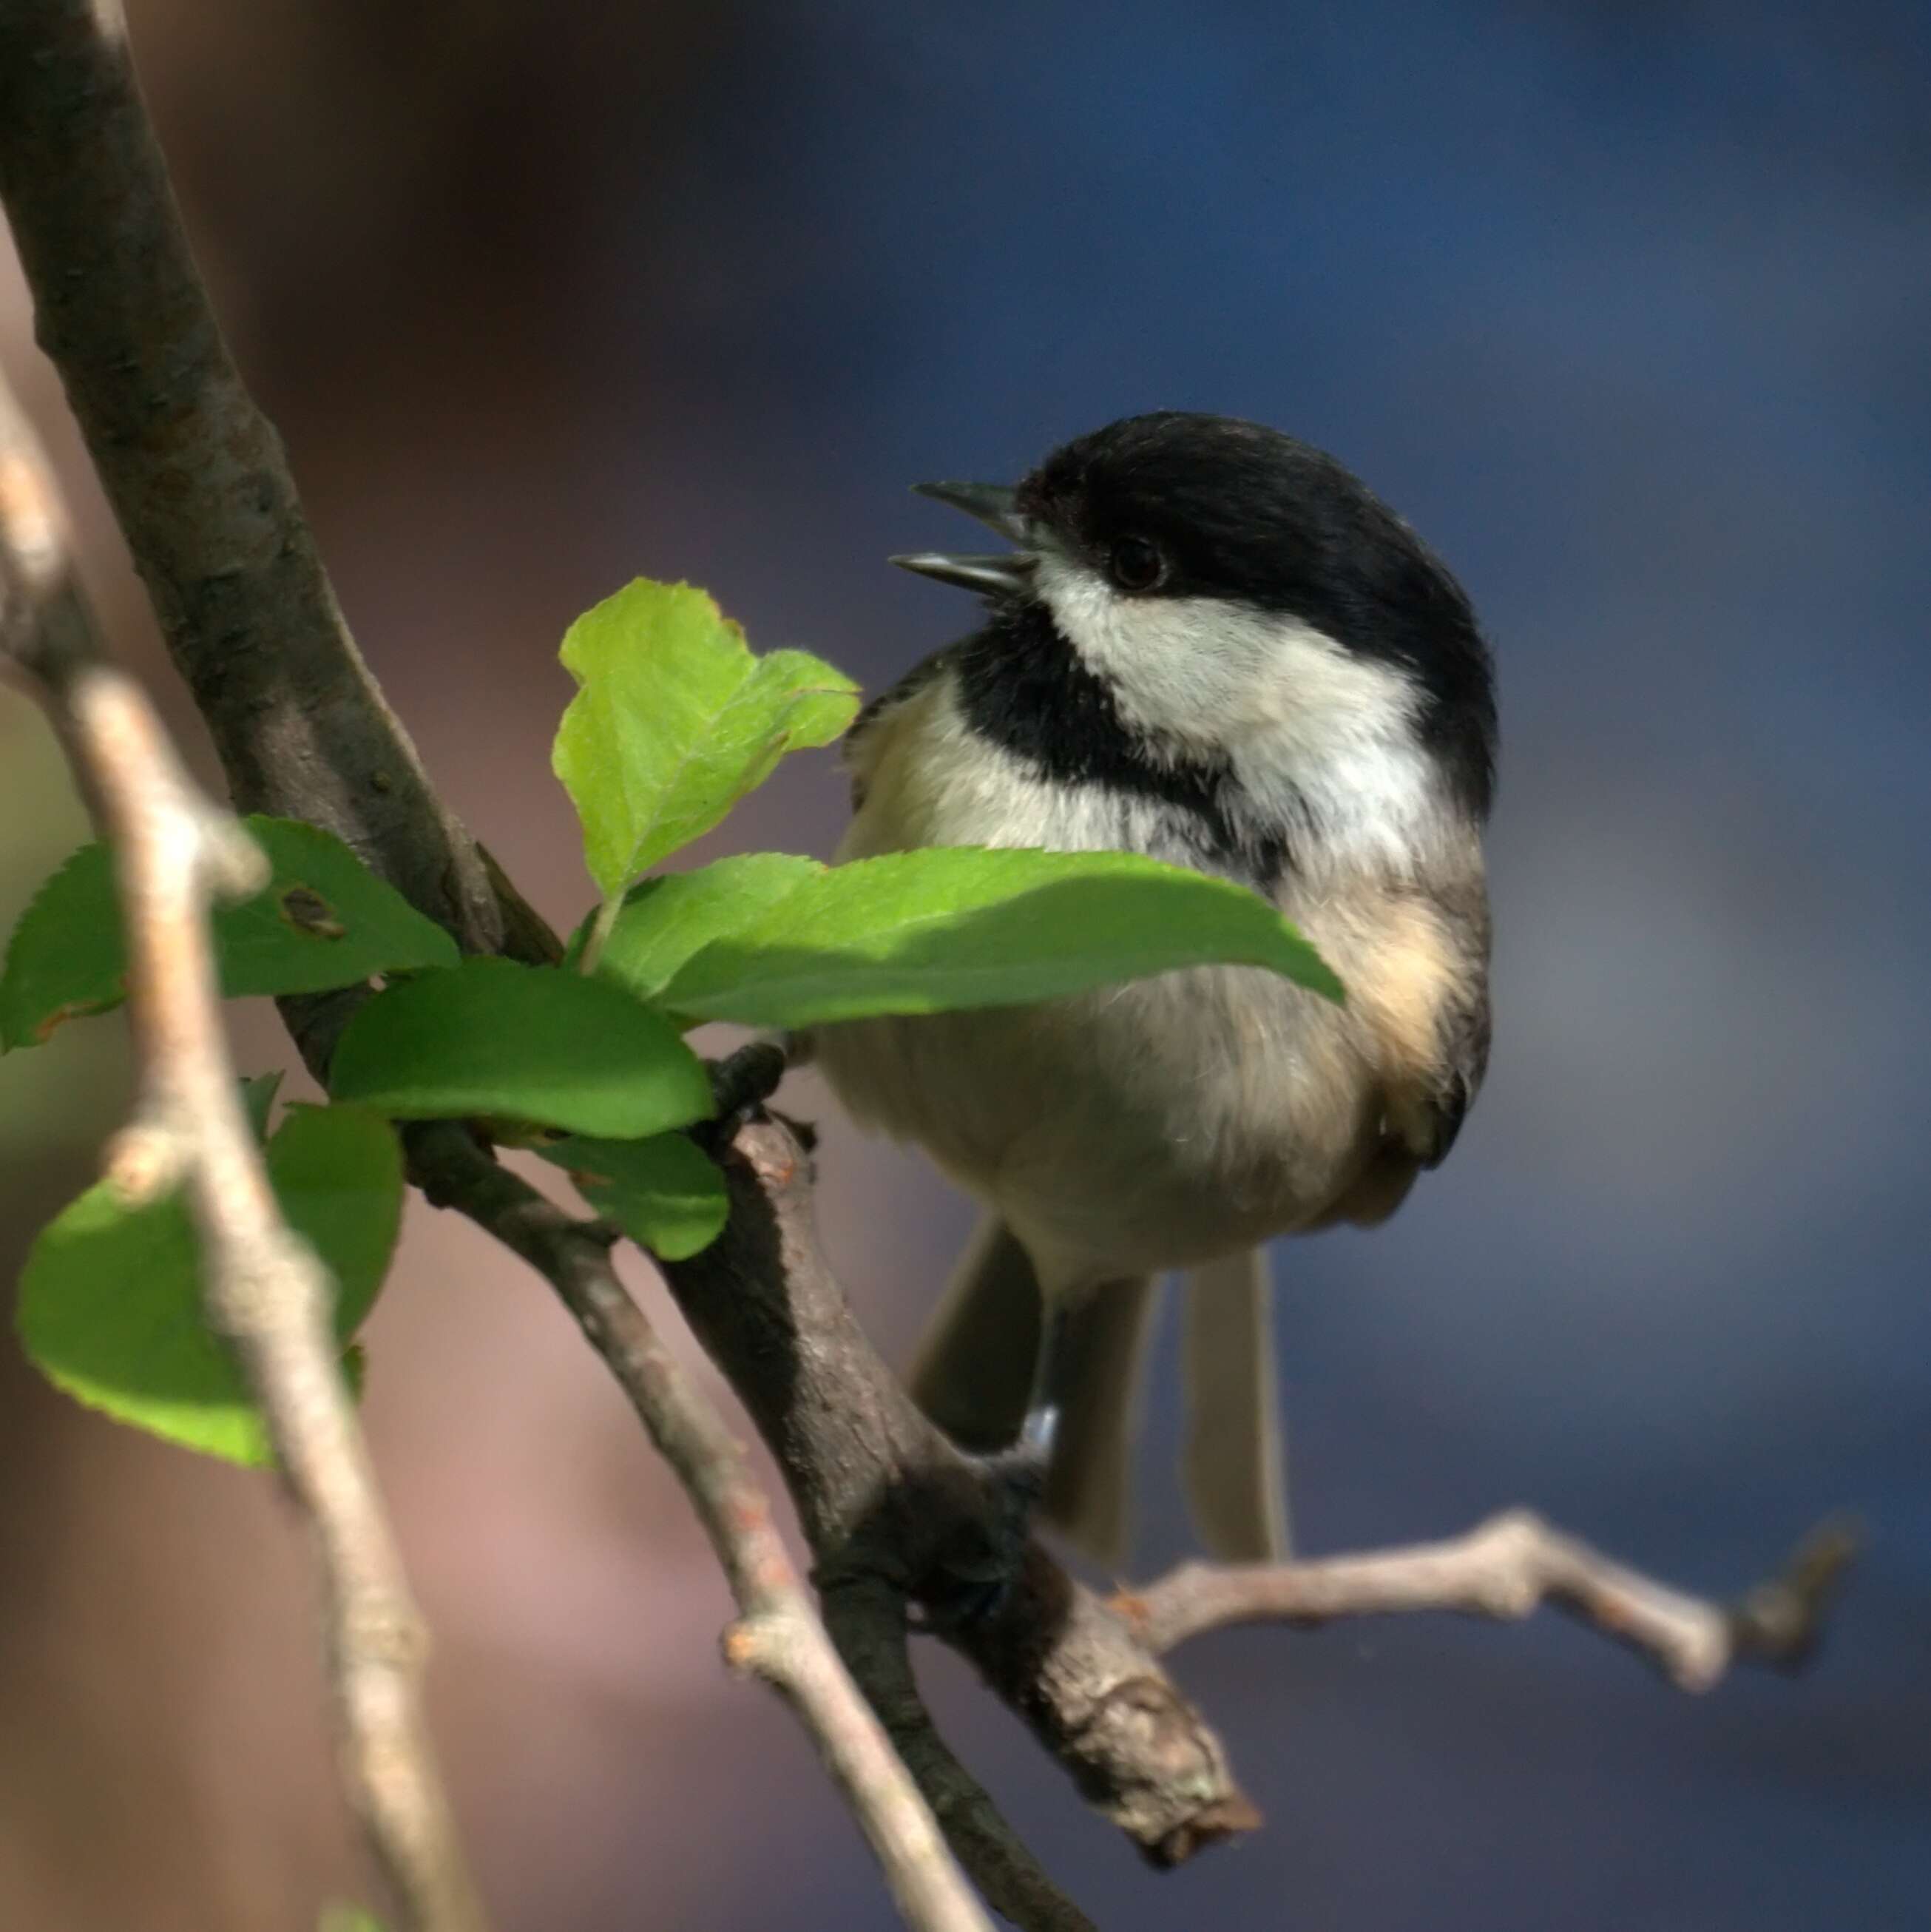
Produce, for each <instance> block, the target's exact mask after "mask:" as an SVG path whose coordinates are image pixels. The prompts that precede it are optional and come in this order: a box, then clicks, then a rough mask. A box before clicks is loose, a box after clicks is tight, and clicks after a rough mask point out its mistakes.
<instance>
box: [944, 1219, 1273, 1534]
mask: <svg viewBox="0 0 1931 1932" xmlns="http://www.w3.org/2000/svg"><path fill="white" fill-rule="evenodd" d="M1189 1286H1190V1289H1192V1292H1190V1294H1189V1298H1188V1300H1189V1319H1188V1328H1187V1341H1188V1373H1189V1383H1190V1387H1191V1388H1192V1391H1193V1393H1192V1398H1191V1402H1190V1406H1191V1409H1192V1418H1191V1421H1190V1424H1189V1434H1188V1439H1187V1449H1186V1465H1185V1469H1186V1484H1187V1493H1188V1496H1189V1502H1190V1503H1191V1505H1192V1510H1193V1514H1194V1517H1195V1522H1196V1524H1197V1526H1198V1529H1199V1531H1200V1534H1201V1539H1202V1541H1203V1542H1204V1544H1206V1546H1207V1548H1208V1549H1209V1550H1211V1551H1212V1552H1213V1553H1214V1554H1215V1555H1216V1556H1226V1557H1232V1558H1242V1557H1251V1558H1257V1559H1258V1558H1260V1557H1264V1556H1276V1555H1279V1554H1280V1553H1282V1552H1283V1551H1284V1550H1285V1547H1286V1525H1285V1512H1284V1511H1283V1508H1282V1475H1281V1468H1280V1462H1281V1432H1280V1423H1279V1411H1278V1406H1277V1404H1276V1400H1275V1397H1274V1394H1273V1349H1272V1346H1271V1335H1270V1329H1271V1326H1272V1324H1271V1321H1270V1309H1269V1304H1268V1301H1267V1280H1266V1276H1265V1272H1264V1265H1263V1264H1262V1263H1261V1261H1260V1259H1259V1258H1258V1257H1257V1256H1242V1257H1241V1258H1240V1259H1239V1260H1238V1261H1237V1262H1222V1263H1216V1264H1215V1265H1213V1266H1212V1267H1210V1268H1204V1269H1200V1270H1198V1271H1195V1274H1194V1276H1193V1277H1191V1278H1190V1282H1189ZM1210 1302H1211V1303H1212V1304H1214V1306H1213V1307H1211V1308H1210V1307H1207V1306H1206V1304H1208V1303H1210ZM1155 1307H1156V1300H1155V1295H1154V1284H1153V1282H1152V1281H1151V1280H1144V1279H1132V1280H1123V1281H1117V1282H1109V1283H1105V1285H1104V1286H1101V1287H1099V1288H1097V1289H1094V1290H1093V1291H1092V1292H1090V1294H1088V1295H1083V1296H1082V1297H1081V1299H1080V1301H1078V1303H1077V1304H1075V1306H1074V1307H1072V1309H1071V1310H1069V1312H1068V1315H1067V1319H1066V1327H1065V1329H1064V1331H1063V1334H1062V1337H1061V1340H1060V1349H1059V1355H1058V1361H1057V1367H1056V1370H1055V1373H1054V1388H1055V1391H1056V1392H1057V1394H1058V1396H1059V1398H1060V1421H1059V1429H1058V1432H1057V1435H1056V1436H1055V1439H1054V1448H1053V1461H1052V1467H1051V1470H1050V1471H1049V1472H1048V1476H1047V1481H1046V1493H1045V1514H1046V1516H1047V1517H1048V1520H1050V1521H1051V1522H1052V1523H1054V1525H1055V1526H1057V1527H1058V1528H1059V1529H1060V1530H1061V1531H1063V1532H1064V1533H1065V1535H1066V1536H1067V1538H1069V1540H1070V1541H1072V1543H1073V1544H1074V1545H1075V1547H1078V1549H1080V1550H1083V1551H1084V1552H1085V1553H1087V1555H1088V1556H1091V1557H1092V1558H1093V1559H1094V1560H1095V1561H1096V1562H1100V1563H1102V1564H1105V1565H1108V1566H1110V1567H1116V1568H1117V1566H1118V1565H1120V1563H1121V1562H1123V1559H1124V1558H1125V1555H1126V1543H1127V1536H1128V1531H1129V1526H1130V1505H1131V1501H1132V1484H1131V1467H1132V1447H1133V1441H1134V1438H1135V1436H1136V1435H1137V1434H1138V1428H1139V1418H1140V1409H1141V1396H1142V1388H1143V1383H1144V1376H1143V1375H1142V1373H1141V1371H1142V1367H1143V1364H1144V1358H1145V1355H1146V1343H1147V1338H1148V1336H1149V1334H1150V1330H1151V1328H1152V1318H1153V1312H1154V1309H1155ZM1038 1348H1039V1283H1038V1281H1037V1280H1036V1277H1035V1276H1034V1274H1033V1267H1032V1264H1031V1262H1029V1261H1028V1260H1027V1256H1026V1251H1025V1250H1024V1249H1023V1248H1022V1247H1021V1246H1020V1245H1019V1244H1018V1241H1015V1239H1014V1238H1013V1236H1012V1233H1011V1232H1010V1231H1009V1229H1007V1228H1006V1226H1005V1225H1004V1224H1003V1223H1002V1222H1000V1220H998V1218H997V1217H996V1216H991V1215H988V1217H986V1218H985V1220H984V1221H983V1222H982V1223H981V1224H980V1226H979V1229H978V1232H976V1234H975V1235H973V1239H972V1241H971V1243H970V1245H969V1246H968V1247H967V1250H966V1252H965V1253H964V1256H963V1257H962V1258H961V1260H960V1262H959V1265H958V1268H957V1269H956V1270H955V1271H954V1274H953V1276H952V1282H951V1284H950V1285H949V1287H948V1288H947V1289H946V1294H945V1297H944V1298H943V1301H941V1302H940V1304H939V1307H938V1310H937V1313H935V1314H934V1316H933V1318H932V1320H931V1324H930V1325H929V1326H928V1328H927V1330H926V1331H925V1337H924V1339H923V1340H922V1342H921V1343H920V1345H919V1352H918V1355H917V1356H916V1358H915V1360H914V1363H913V1370H912V1373H911V1378H910V1381H911V1388H912V1393H913V1396H914V1397H915V1398H916V1400H917V1401H918V1403H919V1406H920V1407H921V1408H922V1409H924V1410H925V1412H926V1414H927V1415H929V1416H931V1418H932V1420H933V1421H934V1422H936V1423H937V1424H938V1425H939V1426H940V1428H942V1429H943V1430H945V1431H946V1433H947V1434H948V1435H949V1436H952V1439H954V1440H955V1442H958V1443H959V1444H960V1445H961V1447H963V1448H967V1449H971V1450H975V1451H989V1450H993V1449H1000V1448H1005V1447H1006V1445H1009V1443H1011V1442H1012V1440H1013V1439H1014V1438H1015V1436H1017V1435H1018V1431H1019V1425H1020V1424H1021V1421H1023V1420H1024V1416H1025V1413H1026V1405H1027V1400H1028V1399H1029V1397H1030V1394H1031V1392H1032V1387H1033V1362H1034V1360H1035V1358H1036V1355H1037V1352H1038Z"/></svg>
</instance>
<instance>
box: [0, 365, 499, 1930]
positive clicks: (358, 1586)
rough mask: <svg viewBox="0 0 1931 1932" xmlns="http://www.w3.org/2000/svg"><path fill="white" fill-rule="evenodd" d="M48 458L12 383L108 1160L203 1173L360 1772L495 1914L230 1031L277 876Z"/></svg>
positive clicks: (414, 1863)
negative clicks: (178, 725)
mask: <svg viewBox="0 0 1931 1932" xmlns="http://www.w3.org/2000/svg"><path fill="white" fill-rule="evenodd" d="M63 532H64V518H63V517H62V514H61V509H60V506H59V505H58V501H57V499H56V498H55V495H54V493H53V488H52V481H51V478H50V477H49V475H48V473H47V472H46V468H45V466H44V462H43V459H42V458H41V457H40V453H39V452H38V450H37V447H36V446H34V443H33V440H32V439H31V435H30V434H29V433H28V431H27V428H26V426H25V422H23V421H22V419H21V418H20V417H19V413H18V411H17V409H16V407H15V406H14V404H13V401H12V398H11V396H10V394H8V392H7V391H6V389H5V388H4V385H0V644H4V646H5V647H6V650H7V661H8V662H9V663H10V664H11V666H12V667H13V668H15V669H16V670H19V671H21V672H23V673H25V674H26V676H27V677H28V679H29V680H30V681H31V682H32V683H33V684H34V685H35V686H36V687H37V689H38V690H39V691H40V694H41V695H42V697H43V700H44V701H45V703H46V706H47V709H48V711H49V715H51V716H52V718H53V719H54V721H55V726H56V727H57V728H58V730H59V731H60V733H61V736H62V738H63V739H64V741H65V742H66V744H67V748H68V751H69V754H70V756H71V757H72V758H73V762H74V765H75V767H76V771H77V772H78V773H79V775H80V777H81V779H82V783H83V784H84V787H85V790H86V791H87V793H88V796H89V799H90V800H91V803H92V805H93V808H94V814H95V817H96V818H97V821H98V823H99V825H100V831H101V832H102V835H103V836H104V837H105V838H107V839H109V841H111V843H112V846H113V848H114V854H115V872H116V876H117V878H118V883H119V888H120V894H121V904H122V908H123V911H124V916H125V919H126V924H127V953H128V968H127V986H128V1010H129V1014H130V1020H131V1022H132V1026H133V1036H134V1041H135V1047H136V1055H137V1059H138V1064H139V1092H138V1095H137V1097H136V1102H135V1106H134V1109H133V1117H132V1118H131V1119H130V1121H129V1122H128V1124H127V1126H126V1127H124V1128H123V1129H122V1130H121V1132H120V1133H118V1135H117V1136H115V1139H114V1141H113V1142H112V1145H111V1146H110V1148H109V1151H108V1154H107V1157H106V1163H105V1167H106V1175H107V1178H108V1179H109V1181H111V1182H112V1183H113V1184H114V1185H115V1187H117V1188H118V1190H120V1191H121V1193H122V1194H123V1195H124V1196H126V1197H127V1199H129V1200H130V1202H139V1201H144V1200H151V1199H154V1198H156V1197H157V1196H160V1195H162V1194H164V1193H169V1192H171V1191H172V1190H174V1189H175V1188H176V1187H182V1188H184V1189H185V1190H186V1193H187V1199H188V1202H189V1205H190V1209H191V1211H192V1213H193V1218H194V1222H195V1226H196V1229H197V1231H198V1232H199V1237H200V1244H201V1253H202V1273H203V1277H204V1285H203V1292H204V1295H205V1306H206V1310H207V1316H208V1323H209V1325H210V1326H211V1328H214V1330H215V1331H217V1333H218V1334H221V1335H223V1336H224V1337H226V1339H227V1340H228V1341H229V1343H231V1344H232V1346H233V1348H234V1350H235V1355H236V1357H237V1358H238V1361H239V1362H240V1364H241V1370H242V1373H243V1375H244V1377H245V1379H246V1380H247V1384H248V1387H249V1389H250V1393H251V1394H253V1397H254V1398H255V1400H256V1403H257V1405H258V1406H259V1408H260V1409H261V1411H262V1415H263V1417H264V1418H265V1420H266V1421H267V1424H268V1433H269V1437H270V1439H271V1442H273V1444H274V1451H275V1454H276V1457H277V1461H278V1462H279V1463H280V1468H281V1470H282V1472H283V1475H284V1476H285V1478H286V1481H287V1484H288V1487H289V1490H290V1492H291V1493H292V1495H293V1496H294V1498H295V1502H296V1503H297V1505H298V1507H299V1508H300V1509H301V1511H302V1512H303V1514H304V1516H305V1517H307V1520H308V1523H309V1525H310V1528H311V1529H312V1530H313V1533H314V1536H315V1541H316V1546H317V1550H318V1554H319V1559H320V1565H321V1570H322V1583H323V1592H324V1596H325V1601H326V1606H327V1609H326V1619H327V1636H328V1655H329V1664H330V1670H331V1679H332V1682H331V1689H332V1693H333V1703H334V1714H335V1719H336V1723H337V1728H338V1730H339V1731H340V1736H341V1745H342V1749H341V1760H342V1768H343V1775H344V1781H345V1784H346V1787H347V1790H348V1796H349V1801H350V1802H351V1804H352V1805H353V1806H354V1808H355V1811H356V1812H357V1814H358V1815H359V1817H361V1821H362V1823H363V1826H364V1829H365V1830H366V1832H367V1835H368V1838H369V1841H370V1845H371V1846H372V1847H373V1849H374V1851H375V1853H376V1857H377V1858H378V1859H379V1861H380V1862H381V1864H382V1867H383V1870H384V1871H385V1873H386V1875H387V1876H388V1879H389V1880H390V1882H391V1885H393V1886H394V1889H395V1892H396V1894H397V1898H398V1900H399V1901H400V1904H401V1906H402V1908H403V1912H404V1923H405V1924H407V1925H408V1926H409V1927H417V1928H421V1932H479V1928H480V1927H481V1925H482V1924H483V1917H482V1912H481V1907H480V1906H479V1904H478V1901H477V1899H476V1897H475V1892H474V1891H473V1888H472V1886H471V1884H470V1882H469V1875H468V1872H467V1869H466V1866H465V1864H464V1861H463V1855H462V1852H461V1850H460V1846H459V1845H458V1843H457V1838H456V1833H455V1828H454V1822H453V1820H451V1816H450V1812H449V1808H448V1802H447V1800H446V1799H445V1796H444V1795H443V1790H442V1781H441V1778H440V1775H439V1773H438V1772H437V1770H436V1761H435V1755H434V1752H433V1748H432V1747H431V1745H430V1739H429V1734H428V1731H427V1727H426V1726H425V1724H424V1721H423V1718H422V1713H421V1692H420V1683H421V1673H422V1667H423V1664H424V1655H425V1651H426V1648H427V1646H426V1643H425V1640H424V1633H423V1631H422V1627H421V1621H420V1619H419V1618H418V1615H417V1613H416V1610H415V1605H414V1604H413V1602H412V1601H411V1598H410V1596H409V1589H408V1585H407V1583H406V1581H405V1580H404V1577H403V1569H402V1564H401V1560H400V1557H399V1556H398V1555H397V1550H396V1547H395V1543H394V1538H393V1536H392V1535H391V1532H390V1530H389V1526H388V1522H387V1520H386V1518H385V1516H384V1514H383V1511H382V1503H381V1500H380V1497H379V1493H378V1491H377V1489H376V1481H375V1475H374V1471H373V1469H372V1467H371V1466H370V1460H369V1455H368V1451H367V1446H366V1445H365V1444H364V1441H363V1439H362V1434H361V1424H360V1423H359V1421H358V1419H357V1416H356V1412H355V1403H354V1402H353V1400H352V1398H351V1397H350V1396H349V1391H348V1390H347V1388H346V1387H345V1385H344V1384H343V1379H342V1376H341V1374H340V1370H339V1369H338V1367H337V1345H336V1342H335V1339H334V1333H333V1330H332V1328H331V1323H330V1320H329V1310H330V1308H331V1305H332V1304H333V1301H334V1283H333V1282H332V1281H331V1280H330V1278H329V1277H328V1272H327V1271H326V1270H325V1268H323V1267H322V1265H321V1263H320V1262H319V1261H318V1260H317V1259H316V1256H315V1254H314V1253H313V1251H312V1250H310V1248H309V1247H308V1246H307V1244H306V1243H304V1241H301V1240H300V1239H299V1238H298V1237H297V1236H295V1235H294V1234H292V1232H290V1231H289V1228H288V1227H287V1226H286V1223H284V1222H283V1220H282V1218H281V1215H280V1209H279V1208H278V1207H277V1203H276V1201H275V1197H274V1192H273V1190H272V1189H271V1187H270V1186H269V1184H268V1175H267V1172H266V1171H265V1169H264V1167H263V1166H262V1158H261V1155H260V1153H259V1151H258V1149H257V1148H256V1145H255V1140H254V1136H253V1133H251V1132H250V1128H249V1126H248V1123H247V1116H246V1115H245V1114H244V1111H243V1109H242V1106H241V1097H240V1088H239V1087H238V1084H237V1082H236V1080H235V1073H234V1069H233V1067H232V1064H231V1063H230V1061H229V1057H228V1051H227V1044H226V1040H225V1038H224V1037H223V1032H222V1025H221V995H220V987H219V986H218V984H217V979H216V974H215V969H214V953H213V947H212V943H211V939H210V938H209V934H208V905H209V904H210V902H211V901H212V900H213V899H214V898H217V897H232V896H235V895H239V894H244V893H246V892H250V891H254V890H257V889H259V888H260V886H262V885H263V884H265V883H266V881H267V877H268V873H267V866H266V862H265V860H264V859H263V858H262V854H261V853H260V852H259V850H257V849H256V847H255V845H254V844H253V841H251V840H250V839H249V838H248V837H247V834H246V833H245V832H244V831H243V830H242V829H241V826H240V825H239V824H238V823H236V822H235V820H233V819H232V818H231V817H228V816H227V815H226V814H225V813H223V812H220V811H217V810H216V809H215V808H214V806H213V805H211V804H210V803H209V802H208V800H207V799H204V798H203V797H202V796H201V795H200V794H199V793H198V792H197V791H196V790H195V788H194V787H193V785H192V784H191V783H190V781H189V780H188V778H187V775H186V774H185V773H184V772H183V770H182V769H181V764H180V761H179V760H178V757H176V755H175V751H174V749H173V747H172V745H170V744H169V742H168V739H167V736H166V731H165V730H164V729H163V726H162V724H161V723H160V720H159V718H157V717H156V715H154V710H153V708H152V707H151V706H150V705H149V703H148V700H147V699H146V698H145V696H144V695H143V694H142V692H141V691H140V689H139V687H138V686H137V685H136V684H135V683H134V682H133V680H132V679H130V678H129V677H128V676H127V675H126V674H125V673H124V672H122V671H121V670H118V669H116V668H115V667H114V666H113V665H112V664H109V662H107V661H106V660H105V659H104V658H102V657H101V656H100V654H99V653H98V652H97V649H95V647H94V643H93V640H92V637H91V625H90V623H89V621H88V615H87V612H86V610H85V605H84V604H83V603H82V600H81V598H80V595H79V592H78V590H77V589H76V587H75V586H74V585H73V582H72V580H71V577H70V563H69V558H68V554H67V546H66V544H64V541H63Z"/></svg>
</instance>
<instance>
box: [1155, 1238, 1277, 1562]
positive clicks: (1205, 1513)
mask: <svg viewBox="0 0 1931 1932" xmlns="http://www.w3.org/2000/svg"><path fill="white" fill-rule="evenodd" d="M1182 1349H1183V1353H1184V1355H1185V1358H1186V1388H1187V1433H1186V1446H1185V1447H1184V1448H1183V1449H1182V1451H1181V1452H1180V1479H1181V1481H1182V1483H1183V1485H1184V1487H1185V1488H1186V1498H1187V1508H1189V1511H1191V1512H1192V1516H1193V1520H1194V1527H1195V1529H1196V1530H1198V1532H1199V1533H1200V1540H1201V1542H1202V1543H1203V1544H1204V1545H1205V1546H1206V1547H1207V1549H1208V1550H1210V1551H1211V1552H1212V1553H1213V1554H1214V1555H1215V1556H1218V1557H1219V1558H1220V1559H1222V1561H1223V1562H1229V1563H1276V1562H1279V1561H1280V1560H1281V1559H1282V1558H1283V1557H1285V1556H1286V1555H1287V1553H1288V1451H1287V1437H1286V1434H1285V1431H1284V1430H1282V1427H1281V1388H1280V1372H1279V1369H1278V1368H1277V1367H1276V1361H1275V1355H1274V1289H1273V1283H1272V1282H1271V1281H1270V1280H1269V1279H1268V1275H1267V1250H1266V1249H1265V1248H1249V1250H1247V1251H1246V1253H1243V1254H1238V1255H1229V1256H1226V1257H1225V1258H1224V1259H1222V1260H1220V1261H1217V1262H1208V1263H1207V1265H1206V1266H1205V1267H1204V1268H1195V1269H1194V1270H1193V1271H1192V1272H1191V1273H1190V1274H1189V1275H1188V1277H1187V1295H1186V1326H1185V1328H1184V1330H1183V1337H1182Z"/></svg>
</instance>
